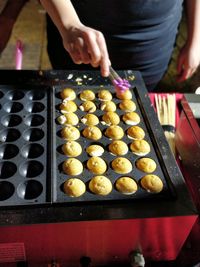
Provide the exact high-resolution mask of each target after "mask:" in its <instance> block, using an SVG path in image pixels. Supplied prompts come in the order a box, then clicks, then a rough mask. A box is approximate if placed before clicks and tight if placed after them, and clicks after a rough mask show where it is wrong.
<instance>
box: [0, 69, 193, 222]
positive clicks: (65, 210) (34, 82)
mask: <svg viewBox="0 0 200 267" xmlns="http://www.w3.org/2000/svg"><path fill="white" fill-rule="evenodd" d="M71 75H72V73H71V72H66V71H49V72H48V71H47V72H44V73H43V72H34V71H20V72H18V71H1V75H0V84H1V89H2V88H6V89H3V91H2V90H0V91H2V92H1V95H0V97H1V98H0V101H1V103H0V104H1V106H0V112H1V113H2V114H3V116H1V124H2V125H1V133H2V131H3V134H2V136H3V137H2V141H3V142H2V141H1V144H0V146H1V148H2V147H5V145H14V146H18V150H19V151H18V154H17V155H16V156H15V157H14V158H13V159H11V160H10V159H6V158H5V150H4V149H2V152H1V154H0V155H1V177H0V182H1V183H2V182H6V184H7V183H11V184H14V187H15V191H13V195H12V196H11V197H10V198H6V199H5V196H4V197H2V199H0V201H1V203H2V204H1V213H0V222H1V224H21V223H23V224H26V223H45V222H61V221H79V220H98V219H100V220H107V219H128V218H138V217H140V218H147V217H160V216H177V215H186V214H187V215H188V214H191V215H192V214H196V210H195V208H194V206H193V204H192V201H191V198H190V195H189V193H188V190H187V188H186V186H185V183H184V180H183V177H182V175H181V173H180V171H179V169H178V167H177V165H176V162H175V159H174V157H173V155H172V154H171V152H170V148H169V146H168V143H167V141H166V139H165V138H164V133H163V131H162V128H161V126H160V124H159V122H158V120H157V117H156V115H155V113H154V110H153V107H152V105H151V102H150V100H149V97H148V93H147V91H146V89H145V85H144V83H143V81H142V78H141V76H140V73H138V72H133V71H126V72H122V71H121V73H120V76H122V77H126V78H128V79H129V81H130V83H131V85H132V89H133V88H137V91H135V96H134V99H135V101H136V104H137V108H138V107H139V109H138V112H139V114H140V116H141V118H142V126H143V127H144V129H145V131H147V132H148V133H149V134H148V135H147V140H148V141H149V142H150V145H151V148H154V150H152V152H151V153H153V154H151V155H152V156H153V157H154V155H155V154H154V153H156V155H157V156H156V159H155V160H156V162H157V163H159V164H158V165H159V166H161V167H159V168H158V170H156V172H157V171H159V172H161V176H162V174H163V175H164V178H165V179H166V183H165V181H164V183H165V188H166V189H167V190H164V192H165V193H166V194H164V195H161V194H160V196H159V194H158V195H156V196H155V198H154V195H151V194H149V193H147V192H144V193H145V195H144V196H145V197H143V196H142V198H143V199H142V200H140V201H139V199H138V197H140V196H141V193H140V192H143V190H142V189H141V188H139V190H138V192H137V193H138V194H137V193H136V194H135V195H133V196H131V198H133V199H132V200H133V201H124V200H123V201H112V200H113V199H112V200H111V199H109V198H107V199H106V201H103V202H102V201H90V200H94V197H96V196H93V195H92V194H91V193H89V192H87V194H86V195H87V196H88V195H90V194H91V195H90V197H89V201H88V199H87V201H85V200H84V201H82V202H80V201H79V202H74V203H72V202H71V199H70V201H68V199H67V197H66V199H67V201H65V195H63V192H62V191H60V192H59V194H58V195H57V194H55V195H54V197H55V198H53V202H51V201H52V196H53V192H52V190H53V189H52V188H51V185H52V181H51V182H50V185H49V180H50V179H53V180H54V185H55V182H56V188H57V187H58V186H59V185H60V184H62V182H63V181H64V179H65V178H64V176H63V174H62V173H60V172H58V173H57V175H61V177H62V179H63V180H62V179H61V181H59V180H56V179H55V178H56V177H57V176H54V174H55V173H54V172H52V170H57V164H56V167H55V165H54V166H52V158H51V155H52V153H49V152H51V151H54V152H55V153H54V157H55V155H58V158H59V160H61V159H63V155H62V154H59V153H58V154H57V152H56V149H57V147H56V146H57V145H58V146H59V144H60V142H62V141H61V140H60V138H59V137H58V136H56V142H57V143H53V142H54V138H52V132H54V131H55V132H56V129H55V128H54V127H60V126H59V125H57V124H54V123H55V121H54V122H52V118H54V119H56V116H57V115H58V114H59V112H58V110H56V108H55V106H56V101H57V103H58V102H59V101H60V100H61V99H59V98H54V93H53V91H54V90H56V92H58V91H59V90H61V88H64V87H65V86H66V85H67V86H68V87H75V88H78V89H77V90H80V88H83V87H84V86H87V87H88V86H89V87H90V88H94V89H95V90H96V89H98V88H99V86H102V85H103V86H108V88H111V84H110V82H109V80H107V79H103V78H101V77H100V75H99V73H98V72H88V73H85V72H84V73H83V72H73V78H72V79H68V78H69V77H70V76H71ZM85 76H87V79H86V78H84V77H85ZM133 76H135V79H134V80H133ZM11 77H12V79H11ZM80 77H81V78H82V82H81V83H82V84H80V80H77V78H80ZM11 80H12V84H11ZM97 85H98V86H97ZM13 86H14V88H17V89H19V90H20V91H22V92H23V93H24V96H23V98H22V99H21V100H20V99H19V100H14V99H13V100H14V101H13V100H12V99H9V97H8V99H7V98H6V97H5V96H6V95H7V93H8V95H9V91H10V90H7V88H10V89H11V92H10V95H12V94H13V92H12V89H13ZM38 89H39V90H40V91H42V92H45V96H44V98H42V99H35V100H33V99H31V101H30V103H32V104H33V103H34V102H39V103H40V104H39V105H38V106H37V107H41V106H43V105H44V106H45V108H44V110H42V111H41V114H38V113H40V112H36V114H37V115H41V116H42V117H45V122H43V120H41V121H42V124H41V125H40V126H39V125H37V126H36V125H34V127H33V128H37V129H40V128H41V129H43V130H44V137H43V138H42V139H41V140H37V141H36V140H33V141H30V140H28V139H27V140H28V141H27V140H26V141H25V142H24V136H23V132H24V131H26V130H29V129H31V128H32V127H30V126H27V127H26V126H25V125H26V124H25V125H24V119H25V118H26V116H27V115H28V114H29V113H30V114H29V115H33V113H35V112H33V109H32V108H31V109H29V108H30V106H31V105H32V104H31V105H30V106H29V108H28V110H29V111H28V112H27V110H26V108H24V109H22V110H21V111H20V112H21V113H20V112H19V114H17V112H13V114H12V115H15V116H14V119H13V120H10V121H11V122H9V120H7V119H5V117H6V116H8V117H9V116H10V115H11V113H10V114H9V112H6V110H5V109H4V108H5V106H4V105H8V106H9V105H10V103H11V102H18V101H19V102H20V101H21V104H23V105H24V107H26V105H28V103H29V99H28V98H29V96H30V95H34V91H35V90H38ZM112 89H113V88H112ZM4 90H5V91H4ZM13 90H14V91H15V90H16V89H13ZM10 98H12V97H10ZM54 102H55V103H54ZM8 103H9V104H8ZM41 104H43V105H41ZM19 106H20V105H17V107H19ZM8 110H9V108H8V109H7V111H8ZM31 110H32V111H31ZM48 110H49V111H48ZM30 111H31V112H30ZM34 111H36V110H34ZM54 112H55V113H54ZM79 112H80V111H79ZM7 113H8V114H7ZM31 113H32V114H31ZM53 113H54V115H53V117H52V114H53ZM20 114H21V115H20ZM49 114H51V115H50V118H51V120H50V121H49V120H48V117H49ZM17 115H20V117H21V119H22V120H21V119H19V121H21V122H20V124H19V125H16V126H14V124H15V123H17V122H16V121H18V117H16V116H17ZM34 115H35V114H34ZM2 118H3V119H2ZM144 118H145V119H144ZM144 120H145V124H144ZM13 121H14V124H13ZM37 121H38V120H36V124H37ZM39 121H40V119H39ZM51 122H52V125H51ZM22 125H24V126H23V127H22ZM152 125H153V128H152ZM49 127H50V129H51V130H50V131H49ZM9 130H13V131H11V132H13V133H14V134H9V135H8V132H9ZM15 130H18V131H19V132H20V136H19V134H17V136H19V138H18V139H17V140H13V139H12V138H14V139H15V138H16V134H15V133H16V131H15ZM6 134H7V136H6ZM4 136H5V137H4ZM4 138H6V139H4ZM32 143H33V144H35V145H36V144H39V145H40V146H36V147H37V148H38V149H36V151H37V152H34V149H33V150H32V149H30V147H31V144H32ZM24 146H25V148H26V149H25V152H23V151H24V150H23V148H24ZM41 146H42V147H43V148H42V149H41ZM27 147H28V148H27ZM34 148H35V146H34ZM29 149H30V150H29ZM46 149H47V151H46ZM28 151H31V152H28ZM38 151H40V152H41V151H44V152H43V153H42V154H41V155H40V152H38ZM32 153H33V154H32ZM37 153H38V154H37ZM129 153H130V152H129ZM28 154H30V155H32V156H33V155H34V156H35V158H34V159H32V158H31V159H29V158H28V156H27V155H28ZM129 155H130V154H129ZM131 156H132V157H133V155H131ZM56 157H57V156H56ZM15 159H18V160H17V161H16V162H15ZM19 159H20V160H21V161H24V162H29V160H30V161H32V160H33V161H38V162H40V163H41V164H42V165H43V174H44V175H40V178H39V176H38V175H35V177H28V176H29V175H27V174H26V173H27V172H26V171H22V172H21V174H22V175H21V174H20V176H19V177H20V178H19V177H18V178H16V181H14V180H15V177H16V176H15V174H14V173H11V174H12V175H11V174H10V175H11V176H9V175H8V174H7V172H4V168H2V166H3V163H4V162H5V161H9V162H12V163H14V164H15V165H16V166H17V170H16V168H14V169H15V170H16V173H20V171H19V170H20V168H19V166H20V164H19V163H21V161H19ZM53 160H54V164H55V163H57V162H56V161H57V160H58V159H57V158H54V159H53ZM49 162H50V164H49ZM12 166H14V165H12ZM22 166H23V165H22ZM25 166H27V163H26V164H25ZM26 168H27V167H25V169H26ZM11 169H12V168H11ZM22 169H23V168H22ZM12 170H13V169H12ZM134 171H135V174H137V173H139V171H137V170H134ZM2 172H3V173H6V175H7V176H8V177H6V176H5V177H3V176H2ZM30 173H31V175H32V172H30ZM33 173H34V172H33ZM140 175H141V176H142V174H141V173H140V174H138V178H136V180H137V179H139V176H140ZM161 178H163V176H162V177H161ZM26 181H37V182H39V184H41V185H42V187H41V186H40V188H43V190H42V192H41V194H40V195H39V196H37V195H34V194H32V193H31V194H30V195H29V197H28V199H27V197H26V196H28V192H27V195H26V194H25V193H24V192H23V190H25V187H24V185H23V186H22V192H23V193H21V195H20V196H21V197H19V191H17V188H18V183H19V184H25V185H26ZM58 181H59V182H58ZM112 182H113V183H114V182H115V181H114V180H113V181H112ZM59 183H60V184H59ZM37 184H38V183H37ZM6 188H7V186H6ZM36 188H37V186H36ZM31 189H32V187H31ZM174 189H175V190H174ZM36 191H37V190H36ZM39 191H41V190H39ZM174 191H175V193H176V198H174ZM1 192H4V190H1ZM54 192H55V191H54ZM56 192H58V191H57V189H56ZM113 192H114V193H113V195H115V196H116V195H119V194H118V192H117V191H116V190H115V189H113ZM171 193H172V194H171ZM113 195H112V196H113ZM146 196H148V197H147V198H146ZM149 196H151V197H150V198H149ZM12 197H13V199H12ZM120 197H121V196H120ZM126 197H127V196H124V195H122V198H126ZM129 197H130V196H129ZM134 198H137V200H136V199H134ZM8 199H10V200H9V201H10V203H9V201H8ZM63 199H64V201H63ZM16 200H17V201H18V202H17V203H16ZM98 200H99V199H98ZM110 200H111V201H110ZM118 200H119V199H118ZM73 201H74V200H73ZM13 203H14V205H13ZM27 204H28V205H27ZM27 212H28V213H27ZM27 214H29V215H31V216H27Z"/></svg>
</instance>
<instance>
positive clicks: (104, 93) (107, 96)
mask: <svg viewBox="0 0 200 267" xmlns="http://www.w3.org/2000/svg"><path fill="white" fill-rule="evenodd" d="M98 98H99V100H101V101H110V100H112V94H111V93H110V92H109V91H108V90H106V89H102V90H101V91H99V93H98Z"/></svg>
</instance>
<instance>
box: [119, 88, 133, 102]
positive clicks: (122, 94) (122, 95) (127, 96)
mask: <svg viewBox="0 0 200 267" xmlns="http://www.w3.org/2000/svg"><path fill="white" fill-rule="evenodd" d="M116 96H117V98H119V99H122V100H124V99H132V93H131V91H130V90H126V91H124V92H117V94H116Z"/></svg>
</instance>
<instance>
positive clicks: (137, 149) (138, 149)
mask: <svg viewBox="0 0 200 267" xmlns="http://www.w3.org/2000/svg"><path fill="white" fill-rule="evenodd" d="M130 149H131V151H132V152H133V153H134V154H135V155H138V156H145V155H147V154H148V153H149V152H150V150H151V148H150V145H149V143H148V142H147V141H145V140H144V139H142V140H134V141H133V142H132V143H131V145H130Z"/></svg>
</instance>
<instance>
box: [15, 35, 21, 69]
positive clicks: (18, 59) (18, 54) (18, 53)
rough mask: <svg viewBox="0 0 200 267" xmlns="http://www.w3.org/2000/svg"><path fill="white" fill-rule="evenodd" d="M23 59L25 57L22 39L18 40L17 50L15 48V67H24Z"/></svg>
mask: <svg viewBox="0 0 200 267" xmlns="http://www.w3.org/2000/svg"><path fill="white" fill-rule="evenodd" d="M22 59H23V44H22V42H21V41H20V40H17V43H16V50H15V69H16V70H21V69H22Z"/></svg>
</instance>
